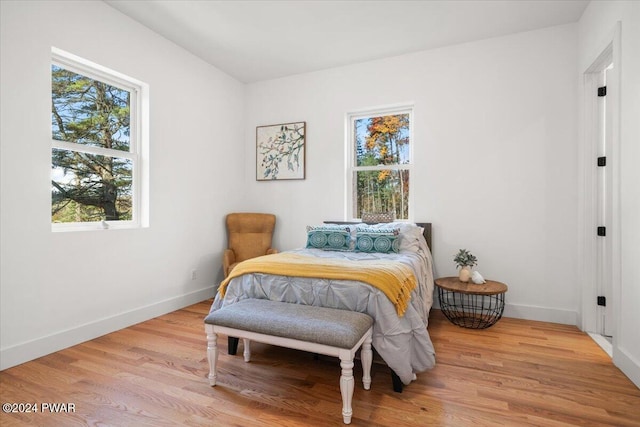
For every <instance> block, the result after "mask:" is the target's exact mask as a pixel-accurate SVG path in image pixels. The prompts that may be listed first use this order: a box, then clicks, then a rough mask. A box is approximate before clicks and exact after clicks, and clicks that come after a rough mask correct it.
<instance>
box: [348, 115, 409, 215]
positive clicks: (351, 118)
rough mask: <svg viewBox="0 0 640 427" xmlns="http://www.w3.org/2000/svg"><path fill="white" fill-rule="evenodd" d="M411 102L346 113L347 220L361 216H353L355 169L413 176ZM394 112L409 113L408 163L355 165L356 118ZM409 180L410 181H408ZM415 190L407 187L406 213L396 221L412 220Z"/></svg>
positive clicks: (354, 205)
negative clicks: (401, 172) (395, 171)
mask: <svg viewBox="0 0 640 427" xmlns="http://www.w3.org/2000/svg"><path fill="white" fill-rule="evenodd" d="M413 110H414V107H413V104H400V105H394V106H386V107H377V108H370V109H366V110H359V111H353V112H350V113H347V115H346V126H345V131H346V136H345V141H346V144H345V147H346V161H345V164H346V165H347V167H346V179H345V185H346V189H345V194H346V200H345V218H346V219H347V220H348V221H360V220H361V218H356V217H355V207H356V199H355V196H356V194H355V192H356V191H357V190H356V188H355V183H354V180H353V176H354V175H355V172H357V171H368V170H406V171H408V172H409V176H410V177H413V175H414V174H413V173H412V172H411V171H412V170H413V164H414V155H413V149H414V148H413V147H414V145H415V141H414V138H413V134H414V131H413V128H414V121H413ZM395 114H408V115H409V163H408V164H401V165H377V166H356V141H355V138H354V135H355V122H356V120H358V119H362V118H366V117H374V116H391V115H395ZM409 182H411V181H409ZM414 192H415V191H412V190H411V187H409V198H408V203H409V206H408V207H407V215H408V218H406V219H397V221H406V222H412V221H413V194H414Z"/></svg>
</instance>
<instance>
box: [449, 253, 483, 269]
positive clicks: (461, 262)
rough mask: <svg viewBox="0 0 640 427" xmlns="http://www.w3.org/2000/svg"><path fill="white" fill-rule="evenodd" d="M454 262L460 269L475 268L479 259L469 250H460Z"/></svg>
mask: <svg viewBox="0 0 640 427" xmlns="http://www.w3.org/2000/svg"><path fill="white" fill-rule="evenodd" d="M453 262H455V263H456V266H458V267H473V266H474V265H476V264H478V258H476V257H475V255H473V254H472V253H471V252H469V251H468V250H466V249H460V251H458V253H457V254H456V256H455V258H453Z"/></svg>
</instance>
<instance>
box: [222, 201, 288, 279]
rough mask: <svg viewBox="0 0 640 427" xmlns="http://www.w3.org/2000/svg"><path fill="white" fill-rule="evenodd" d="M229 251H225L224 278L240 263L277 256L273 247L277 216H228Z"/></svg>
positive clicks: (246, 214)
mask: <svg viewBox="0 0 640 427" xmlns="http://www.w3.org/2000/svg"><path fill="white" fill-rule="evenodd" d="M226 222H227V235H228V238H229V245H228V246H229V249H226V250H225V251H224V255H223V258H222V268H223V270H224V277H227V276H228V275H229V272H230V271H231V270H233V267H235V266H236V264H238V263H239V262H242V261H244V260H247V259H250V258H255V257H259V256H262V255H268V254H275V253H277V252H278V251H277V250H275V249H273V248H272V247H271V240H272V238H273V229H274V228H275V226H276V216H275V215H272V214H264V213H231V214H229V215H227V219H226Z"/></svg>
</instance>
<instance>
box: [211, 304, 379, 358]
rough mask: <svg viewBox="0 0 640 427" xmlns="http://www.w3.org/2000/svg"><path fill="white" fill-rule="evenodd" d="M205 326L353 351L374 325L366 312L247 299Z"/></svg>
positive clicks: (224, 309)
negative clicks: (210, 325) (209, 325)
mask: <svg viewBox="0 0 640 427" xmlns="http://www.w3.org/2000/svg"><path fill="white" fill-rule="evenodd" d="M204 321H205V323H210V324H212V325H218V326H226V327H228V328H233V329H240V330H243V331H251V332H257V333H260V334H265V335H273V336H278V337H284V338H292V339H295V340H299V341H306V342H313V343H318V344H324V345H328V346H332V347H338V348H345V349H351V348H353V347H354V346H355V345H356V344H357V343H358V340H360V338H362V336H363V335H364V334H365V332H367V330H368V329H369V328H370V327H371V325H372V324H373V319H372V318H371V317H370V316H369V315H367V314H364V313H358V312H355V311H348V310H339V309H335V308H326V307H315V306H311V305H301V304H292V303H286V302H279V301H270V300H266V299H245V300H241V301H238V302H237V303H235V304H231V305H226V306H224V307H222V308H221V309H219V310H216V311H214V312H212V313H210V314H209V315H208V316H207V317H206V318H205V320H204Z"/></svg>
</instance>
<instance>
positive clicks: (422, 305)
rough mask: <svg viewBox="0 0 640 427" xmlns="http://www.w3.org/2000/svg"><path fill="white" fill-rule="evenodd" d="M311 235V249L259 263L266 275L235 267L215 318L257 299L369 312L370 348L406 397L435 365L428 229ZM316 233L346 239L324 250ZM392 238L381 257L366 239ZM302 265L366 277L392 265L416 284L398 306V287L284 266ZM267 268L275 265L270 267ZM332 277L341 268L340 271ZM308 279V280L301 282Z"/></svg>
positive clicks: (345, 226)
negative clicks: (430, 321)
mask: <svg viewBox="0 0 640 427" xmlns="http://www.w3.org/2000/svg"><path fill="white" fill-rule="evenodd" d="M307 228H308V230H307V237H308V240H307V247H305V248H301V249H295V250H291V251H285V252H282V253H281V254H279V255H278V256H275V258H271V257H274V255H267V256H264V257H259V259H256V261H255V263H256V265H260V266H262V267H263V268H264V269H261V268H258V267H256V268H249V266H247V268H246V269H244V270H243V269H242V268H241V269H240V270H238V271H236V269H238V267H236V268H235V269H234V270H233V271H232V273H231V274H230V276H229V277H228V278H227V279H225V281H223V283H222V284H221V286H220V288H219V290H218V292H217V294H216V297H215V299H214V302H213V304H212V306H211V311H212V312H213V311H215V310H218V309H220V308H221V307H223V306H225V305H228V304H234V303H235V302H238V301H240V300H243V299H246V298H258V299H270V300H274V301H284V302H290V303H297V304H306V305H317V306H325V307H332V308H339V309H345V310H352V311H359V312H362V313H366V314H368V315H370V316H371V317H372V318H373V319H374V327H373V347H374V349H375V350H376V352H377V354H378V355H379V356H380V357H381V358H382V359H383V360H384V362H385V363H386V364H387V365H388V366H389V368H391V371H392V375H393V378H394V389H395V390H396V391H401V390H402V384H405V385H407V384H409V383H410V382H411V381H412V380H414V379H415V378H416V374H417V373H420V372H423V371H425V370H428V369H431V368H432V367H433V366H434V365H435V351H434V348H433V344H432V342H431V338H430V337H429V333H428V332H427V325H428V315H429V311H430V309H431V305H432V303H433V288H434V280H433V262H432V258H431V252H430V249H429V247H430V245H431V224H429V223H417V224H410V223H403V222H394V223H383V224H363V223H360V224H355V223H345V222H332V223H331V224H323V225H319V226H315V227H307ZM318 229H320V230H323V229H324V230H331V229H335V230H342V235H343V237H344V238H345V239H344V241H342V240H340V239H337V238H335V233H334V232H333V231H326V233H327V234H326V236H329V235H331V236H333V237H334V239H333V243H332V245H333V246H331V247H327V246H326V245H325V246H322V245H320V244H318V240H323V239H316V240H315V241H314V240H313V236H315V235H316V234H313V233H312V232H315V230H318ZM310 230H311V231H310ZM393 231H395V234H394V235H395V236H396V238H395V239H394V240H393V248H392V249H390V250H388V251H385V250H384V249H385V248H386V246H385V245H377V247H380V246H381V247H382V248H383V250H381V251H377V250H376V248H373V245H372V244H371V242H368V241H367V240H366V239H365V237H366V236H365V235H370V236H372V237H374V238H379V237H378V236H379V235H380V236H381V235H387V236H389V235H390V234H388V233H389V232H393ZM378 233H379V234H378ZM326 236H325V237H326ZM356 236H357V237H356ZM379 239H380V241H381V242H383V241H384V239H382V238H379ZM327 240H331V237H329V239H326V238H325V239H324V240H323V241H324V242H325V243H326V241H327ZM336 242H337V244H336ZM375 242H378V241H377V240H375ZM321 243H322V242H321ZM383 243H388V242H383ZM376 244H377V243H376ZM387 246H388V245H387ZM361 249H362V250H361ZM396 251H397V252H396ZM279 257H281V258H279ZM280 259H281V260H282V262H281V263H280V264H278V261H277V260H280ZM298 259H301V260H303V261H305V260H309V261H310V262H312V263H314V264H324V263H331V264H332V265H333V264H335V265H337V266H345V269H347V265H353V266H355V268H354V269H357V270H361V271H365V270H366V271H373V270H370V269H369V267H368V266H369V265H378V264H380V265H382V266H384V268H387V266H389V268H392V269H393V270H394V272H395V271H396V269H397V270H398V271H400V272H401V273H402V274H405V276H402V277H401V278H399V279H398V280H397V281H398V282H400V281H405V282H406V280H408V279H407V277H409V278H411V275H413V277H414V278H415V284H413V283H412V284H411V285H410V287H411V289H410V291H409V294H408V295H407V296H406V298H405V299H404V301H405V302H404V303H402V301H399V299H402V298H401V297H399V298H397V299H396V300H393V298H390V296H392V295H398V294H400V293H402V292H404V291H402V290H401V291H398V289H399V288H398V287H402V286H401V285H398V286H396V287H392V289H391V290H390V289H389V288H387V287H385V286H381V287H376V286H378V285H373V284H370V283H367V282H365V281H363V280H359V276H353V277H357V278H358V280H354V279H353V278H352V276H346V277H348V278H346V279H345V278H341V277H342V276H341V275H340V274H337V275H336V274H334V273H332V274H328V273H327V274H320V273H318V274H317V275H316V274H315V273H311V272H309V273H308V274H307V272H306V271H305V270H306V269H307V266H306V265H305V266H303V267H300V266H295V265H294V264H293V263H292V264H286V262H288V260H293V261H295V262H298ZM267 261H269V262H271V263H272V264H277V265H267V264H268V263H267ZM242 264H243V263H241V264H239V266H240V265H242ZM363 266H366V267H363ZM267 267H269V268H267ZM372 268H373V267H372ZM335 270H341V268H340V267H336V269H335ZM407 272H409V273H407ZM376 274H377V273H376ZM394 274H395V273H394ZM407 274H408V275H407ZM305 275H306V276H310V277H304V276H305ZM393 277H394V278H395V277H397V276H393ZM401 279H402V280H401ZM367 280H368V279H367ZM385 280H386V283H387V284H389V283H391V282H393V280H389V276H387V277H386V279H385ZM394 286H395V284H394Z"/></svg>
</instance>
